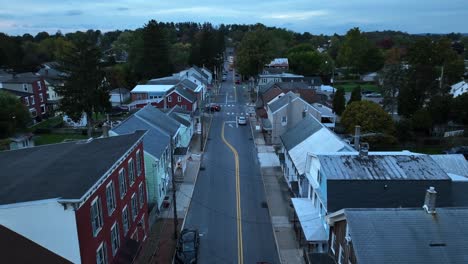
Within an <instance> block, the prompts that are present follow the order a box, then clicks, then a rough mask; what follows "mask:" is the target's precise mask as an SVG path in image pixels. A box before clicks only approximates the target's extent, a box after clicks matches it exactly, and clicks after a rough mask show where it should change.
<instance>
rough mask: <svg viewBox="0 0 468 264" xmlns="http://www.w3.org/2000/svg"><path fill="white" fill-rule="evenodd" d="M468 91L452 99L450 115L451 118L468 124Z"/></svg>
mask: <svg viewBox="0 0 468 264" xmlns="http://www.w3.org/2000/svg"><path fill="white" fill-rule="evenodd" d="M467 105H468V93H464V94H462V95H459V96H457V97H455V98H454V99H453V104H452V107H451V116H452V120H453V121H455V122H457V123H460V124H464V125H468V107H467Z"/></svg>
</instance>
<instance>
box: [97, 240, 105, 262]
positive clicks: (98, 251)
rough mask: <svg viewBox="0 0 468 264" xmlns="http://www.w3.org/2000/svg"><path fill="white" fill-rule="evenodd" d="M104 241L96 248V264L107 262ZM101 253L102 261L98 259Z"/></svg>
mask: <svg viewBox="0 0 468 264" xmlns="http://www.w3.org/2000/svg"><path fill="white" fill-rule="evenodd" d="M105 243H106V242H102V243H101V244H100V245H99V247H98V249H97V250H96V263H97V264H107V263H108V262H107V247H106V244H105ZM100 254H102V261H99V259H100V258H99V255H100Z"/></svg>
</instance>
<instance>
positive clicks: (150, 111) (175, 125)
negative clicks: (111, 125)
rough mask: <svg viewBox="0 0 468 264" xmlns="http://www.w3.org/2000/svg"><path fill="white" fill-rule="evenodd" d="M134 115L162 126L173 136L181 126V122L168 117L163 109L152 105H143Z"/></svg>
mask: <svg viewBox="0 0 468 264" xmlns="http://www.w3.org/2000/svg"><path fill="white" fill-rule="evenodd" d="M134 115H136V116H138V117H139V118H141V119H142V120H144V121H147V122H150V123H151V124H153V125H154V126H157V127H159V128H161V129H162V130H163V131H164V132H165V133H167V134H170V135H171V136H174V135H175V134H176V133H177V130H178V129H179V127H180V123H179V122H177V121H175V120H174V119H172V118H170V117H168V116H167V115H166V114H165V113H163V112H161V110H159V109H157V108H155V107H153V106H151V105H147V106H145V107H143V108H142V109H140V110H139V111H138V112H136V113H135V114H134Z"/></svg>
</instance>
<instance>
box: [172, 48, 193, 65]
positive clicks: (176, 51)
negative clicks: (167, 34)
mask: <svg viewBox="0 0 468 264" xmlns="http://www.w3.org/2000/svg"><path fill="white" fill-rule="evenodd" d="M190 50H191V45H190V44H189V43H186V44H184V43H182V42H177V43H175V44H173V45H172V46H171V64H172V66H173V68H174V70H175V71H181V70H183V69H185V68H186V67H187V66H188V61H189V57H190Z"/></svg>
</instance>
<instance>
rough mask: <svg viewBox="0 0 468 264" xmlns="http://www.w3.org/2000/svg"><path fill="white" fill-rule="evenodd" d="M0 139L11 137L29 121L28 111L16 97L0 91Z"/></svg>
mask: <svg viewBox="0 0 468 264" xmlns="http://www.w3.org/2000/svg"><path fill="white" fill-rule="evenodd" d="M0 105H1V106H2V107H0V138H5V137H8V136H11V135H13V134H14V133H15V132H16V131H17V129H22V128H25V127H26V124H27V123H28V122H29V121H31V116H30V114H29V111H28V109H27V108H26V106H24V105H23V104H22V103H21V102H20V100H18V99H17V98H16V96H14V95H12V94H10V93H7V92H4V91H2V90H0Z"/></svg>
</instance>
